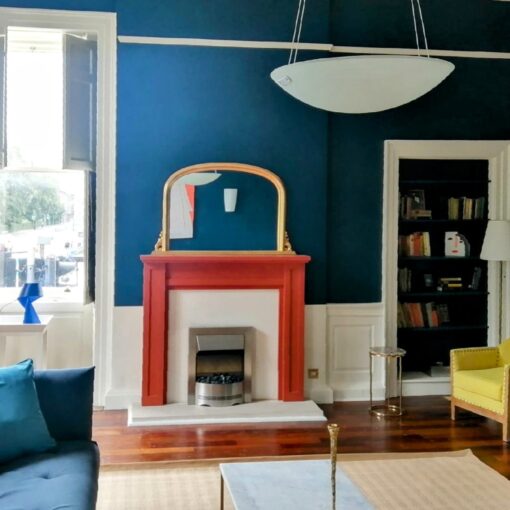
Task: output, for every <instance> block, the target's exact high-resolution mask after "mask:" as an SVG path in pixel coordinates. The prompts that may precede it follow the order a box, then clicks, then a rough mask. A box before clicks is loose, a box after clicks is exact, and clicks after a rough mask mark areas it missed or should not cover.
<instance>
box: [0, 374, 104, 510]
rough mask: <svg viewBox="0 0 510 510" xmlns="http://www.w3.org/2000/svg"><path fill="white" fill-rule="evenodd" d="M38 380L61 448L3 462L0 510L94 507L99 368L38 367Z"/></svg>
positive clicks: (45, 410) (52, 431) (44, 409)
mask: <svg viewBox="0 0 510 510" xmlns="http://www.w3.org/2000/svg"><path fill="white" fill-rule="evenodd" d="M34 380H35V386H36V389H37V394H38V397H39V404H40V407H41V411H42V413H43V415H44V418H45V420H46V424H47V426H48V430H49V432H50V434H51V436H52V437H53V438H54V439H55V440H56V441H57V447H56V448H53V449H51V450H50V451H48V452H45V453H39V454H35V455H26V456H23V457H20V458H17V459H15V460H12V461H10V462H7V463H4V464H0V509H1V510H64V509H65V510H93V509H94V508H95V506H96V499H97V486H98V474H99V451H98V448H97V445H96V444H95V443H94V442H92V441H91V437H92V394H93V385H94V369H93V368H83V369H81V368H80V369H71V370H45V371H39V372H37V371H36V372H35V374H34ZM1 441H2V438H0V444H1Z"/></svg>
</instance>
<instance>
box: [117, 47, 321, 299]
mask: <svg viewBox="0 0 510 510" xmlns="http://www.w3.org/2000/svg"><path fill="white" fill-rule="evenodd" d="M286 56H287V54H286V52H282V51H275V50H243V49H232V48H231V49H226V48H199V47H174V46H148V45H132V44H121V45H119V54H118V61H119V62H118V111H117V115H118V120H117V123H118V128H117V129H118V141H117V209H116V253H117V258H116V292H115V299H116V304H117V305H138V304H140V303H141V297H142V294H141V282H142V267H141V264H140V260H139V255H140V254H146V253H150V252H151V251H152V249H153V246H154V243H155V241H156V239H157V236H158V233H159V230H160V227H161V201H162V190H163V184H164V182H165V180H166V179H167V178H168V176H169V175H170V174H171V173H173V172H174V171H176V170H178V169H179V168H181V167H184V166H187V165H190V164H194V163H200V162H208V161H237V162H242V163H250V164H254V165H259V166H262V167H265V168H268V169H270V170H273V171H274V172H275V173H277V174H278V175H279V176H280V177H281V178H282V180H283V182H284V184H285V187H286V189H287V198H288V207H287V213H288V221H287V228H288V230H289V234H290V238H291V241H292V243H293V245H294V248H295V249H296V250H297V251H298V252H299V253H306V254H310V255H311V256H312V259H313V260H312V262H311V263H310V264H309V267H308V272H307V278H308V279H307V299H308V302H310V303H323V302H325V301H326V193H327V183H326V179H327V154H328V148H327V139H328V137H327V118H328V116H327V113H325V112H321V111H319V110H315V109H312V108H310V107H306V106H304V105H302V104H301V103H298V102H297V101H295V100H293V99H292V98H291V97H290V96H288V95H286V94H284V93H282V92H281V90H280V89H279V88H278V87H277V86H276V85H275V84H274V83H273V82H272V81H271V80H270V79H269V73H270V71H271V70H272V69H273V68H274V67H276V66H278V65H281V63H282V60H285V58H286ZM306 57H308V58H310V55H305V58H306ZM222 178H223V177H221V178H220V179H219V180H218V181H216V182H217V183H218V185H219V186H220V185H221V182H220V181H221V179H222ZM211 186H212V185H211ZM240 199H241V197H240ZM243 234H244V236H245V239H246V240H248V239H249V237H250V231H246V232H244V233H243ZM211 235H212V237H210V238H209V239H208V240H206V242H209V243H214V242H215V240H214V232H211ZM181 244H182V242H181ZM264 247H265V246H261V247H260V248H264Z"/></svg>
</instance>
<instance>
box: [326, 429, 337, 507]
mask: <svg viewBox="0 0 510 510" xmlns="http://www.w3.org/2000/svg"><path fill="white" fill-rule="evenodd" d="M328 432H329V447H330V457H331V508H332V509H333V510H336V454H337V451H338V432H339V428H338V425H337V424H336V423H330V424H329V425H328Z"/></svg>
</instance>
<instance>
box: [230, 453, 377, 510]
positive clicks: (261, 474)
mask: <svg viewBox="0 0 510 510" xmlns="http://www.w3.org/2000/svg"><path fill="white" fill-rule="evenodd" d="M220 472H221V510H223V509H224V495H225V492H224V491H225V489H224V487H225V485H226V486H227V489H228V491H229V493H230V496H231V498H232V502H233V504H234V508H235V510H272V509H278V510H311V509H313V510H331V464H330V461H329V460H292V461H272V462H231V463H223V464H220ZM336 505H337V508H338V509H345V510H347V509H348V510H374V507H373V506H372V505H371V504H370V503H369V502H368V501H367V499H366V498H365V496H364V495H363V493H362V492H361V491H360V490H359V489H358V487H357V486H356V485H355V484H354V483H353V482H352V481H351V480H350V478H349V477H348V476H347V475H346V474H345V473H344V472H343V471H342V469H341V468H340V466H338V465H337V470H336Z"/></svg>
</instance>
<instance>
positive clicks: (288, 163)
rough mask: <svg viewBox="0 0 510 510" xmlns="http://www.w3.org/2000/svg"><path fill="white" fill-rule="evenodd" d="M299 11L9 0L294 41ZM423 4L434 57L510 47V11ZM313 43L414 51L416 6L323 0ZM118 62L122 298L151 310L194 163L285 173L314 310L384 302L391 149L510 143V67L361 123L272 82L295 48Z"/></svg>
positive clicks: (241, 2)
mask: <svg viewBox="0 0 510 510" xmlns="http://www.w3.org/2000/svg"><path fill="white" fill-rule="evenodd" d="M297 3H298V0H278V2H275V1H274V0H258V1H252V0H215V1H214V2H212V1H211V0H195V1H193V2H191V1H189V0H159V1H156V0H146V1H143V2H142V1H140V0H119V1H114V0H88V1H87V0H76V1H70V0H67V1H66V0H23V1H22V0H18V1H15V0H0V5H2V6H13V7H35V8H54V9H79V10H97V11H110V10H112V11H114V12H115V11H116V12H117V14H118V31H119V34H122V35H139V36H168V37H196V38H218V39H245V40H275V41H283V40H289V39H290V38H291V34H292V30H293V25H294V16H295V9H296V7H297ZM422 7H423V11H424V16H425V21H426V26H427V32H428V36H429V43H430V46H431V47H432V48H440V49H460V50H462V49H464V50H494V51H509V50H510V38H508V37H507V28H508V27H509V26H510V5H509V4H508V3H505V2H496V1H492V0H469V2H466V1H465V0H447V1H445V0H427V1H426V2H425V1H424V2H422ZM303 40H305V41H311V42H327V41H330V42H332V43H334V44H337V45H354V46H379V47H386V46H388V47H413V46H414V34H413V28H412V18H411V13H410V4H409V2H408V1H405V0H379V1H378V2H374V1H373V0H330V1H328V0H308V2H307V12H306V15H305V24H304V33H303ZM319 56H320V55H318V54H308V55H307V54H302V55H300V58H302V59H306V58H317V57H319ZM118 57H119V64H118V66H119V67H118V110H117V112H118V144H117V145H118V146H117V211H116V215H117V216H116V222H117V232H116V244H117V246H116V253H117V255H116V290H115V300H116V304H117V305H139V304H141V286H142V274H141V264H140V261H139V255H140V254H143V253H149V252H150V251H151V250H152V247H153V245H154V242H155V240H156V238H157V235H158V232H159V229H160V222H161V193H162V186H163V183H164V181H165V180H166V178H167V177H168V175H169V174H170V173H171V172H173V171H175V170H177V169H178V168H180V167H182V166H186V165H189V164H192V163H197V162H204V161H215V160H216V161H219V160H228V161H240V162H246V163H252V164H257V165H261V166H264V167H267V168H269V169H271V170H273V171H275V172H276V173H278V174H279V175H280V176H281V177H282V178H283V180H284V182H285V185H286V188H287V191H288V199H289V206H288V229H289V232H290V235H291V240H292V242H293V244H294V248H295V249H296V250H297V251H298V252H299V253H307V254H310V255H312V258H313V261H312V263H311V264H310V265H309V267H308V270H307V302H308V303H324V302H370V301H379V300H380V299H381V270H382V267H381V246H382V243H381V225H382V182H383V179H382V171H383V169H382V165H383V160H382V157H383V144H384V140H386V139H394V138H400V139H440V138H445V139H455V138H467V139H483V138H487V139H488V138H494V139H505V138H510V134H509V128H508V127H507V124H508V122H507V119H508V118H509V117H510V116H509V114H510V105H509V101H508V96H509V94H508V93H507V83H508V82H509V79H510V69H509V66H510V64H509V63H508V61H493V60H491V61H489V60H473V59H465V60H456V61H455V63H456V65H457V69H456V70H455V71H454V73H453V74H452V75H451V76H450V77H449V78H448V79H447V80H446V81H445V82H444V83H443V84H441V85H440V86H439V87H438V88H437V89H435V90H434V91H433V92H431V93H430V94H428V95H426V96H424V97H423V98H421V99H419V100H417V101H415V102H413V103H411V104H409V105H406V106H404V107H401V108H399V109H396V110H394V111H389V112H383V113H378V114H372V115H363V116H356V115H341V114H338V115H335V114H332V115H328V114H326V113H324V112H320V111H318V110H314V109H312V108H310V107H308V106H306V105H303V104H301V103H299V102H298V101H295V100H294V99H292V98H291V97H290V96H288V95H286V94H285V93H284V92H282V91H281V90H279V89H278V88H277V87H276V86H275V85H274V84H273V83H272V82H271V80H270V79H269V78H268V75H269V72H270V71H271V70H272V69H273V68H274V67H276V66H278V65H282V64H283V63H285V62H286V60H287V52H285V51H275V50H243V49H228V48H190V47H168V46H138V45H129V44H120V45H119V55H118ZM328 123H329V127H328ZM328 262H329V263H328ZM326 269H327V270H326Z"/></svg>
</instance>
